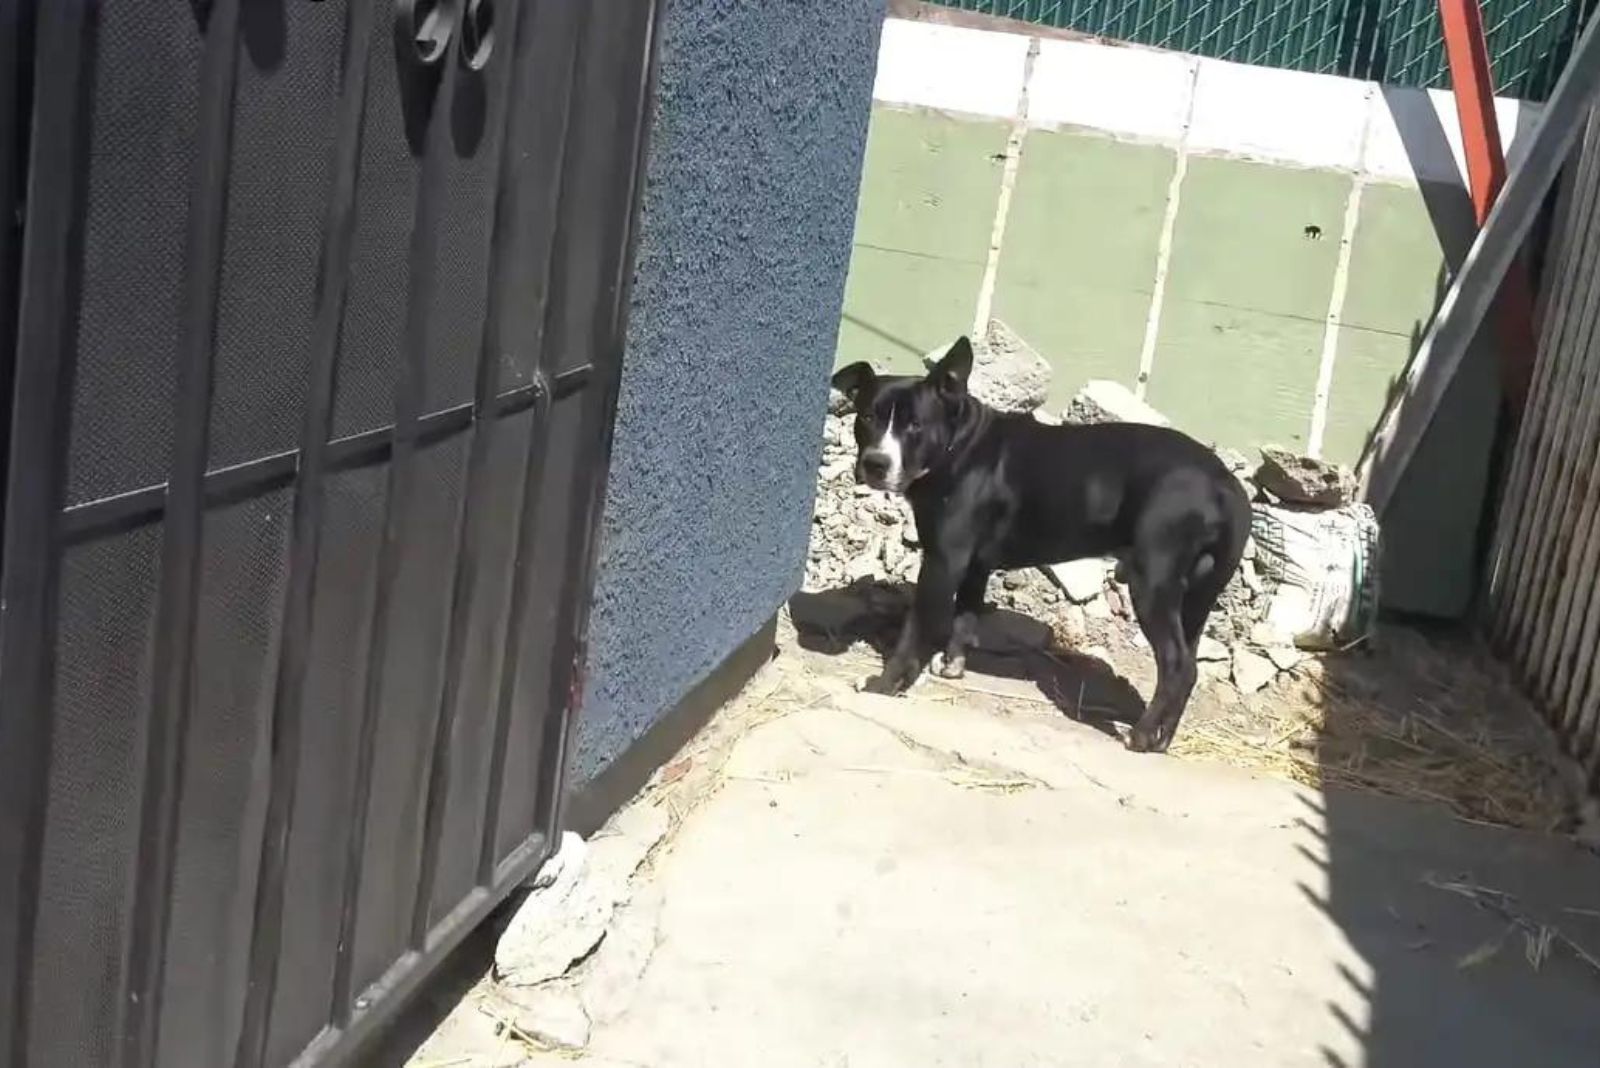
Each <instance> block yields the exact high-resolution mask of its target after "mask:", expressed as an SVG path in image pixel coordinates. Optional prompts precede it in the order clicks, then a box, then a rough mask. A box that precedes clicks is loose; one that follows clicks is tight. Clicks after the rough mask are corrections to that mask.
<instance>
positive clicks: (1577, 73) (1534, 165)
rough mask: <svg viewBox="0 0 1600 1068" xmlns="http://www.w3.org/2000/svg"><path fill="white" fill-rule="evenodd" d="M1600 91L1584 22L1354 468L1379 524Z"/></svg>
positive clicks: (1595, 37) (1592, 35) (1599, 51)
mask: <svg viewBox="0 0 1600 1068" xmlns="http://www.w3.org/2000/svg"><path fill="white" fill-rule="evenodd" d="M1597 89H1600V20H1595V21H1592V22H1590V24H1589V25H1588V26H1587V27H1586V28H1585V29H1584V31H1583V36H1582V37H1581V38H1580V39H1579V42H1578V45H1577V48H1575V49H1574V50H1573V53H1572V59H1571V62H1570V63H1569V64H1568V66H1567V69H1566V71H1565V72H1564V73H1563V74H1562V76H1561V80H1560V81H1559V82H1558V83H1557V84H1556V89H1555V92H1554V94H1552V96H1551V98H1550V102H1549V104H1547V105H1546V108H1545V112H1544V118H1543V121H1542V122H1541V123H1540V124H1539V127H1538V129H1536V130H1535V131H1534V133H1533V136H1532V137H1531V138H1530V139H1529V141H1528V150H1527V154H1526V155H1525V156H1524V157H1523V159H1522V162H1521V164H1520V165H1519V166H1518V167H1517V168H1516V169H1515V170H1514V171H1512V173H1511V175H1510V177H1509V178H1508V179H1507V181H1506V185H1505V190H1504V191H1503V192H1502V193H1501V195H1500V197H1499V198H1498V199H1497V200H1496V201H1495V205H1494V208H1493V210H1492V211H1491V212H1490V213H1489V219H1488V221H1487V223H1486V224H1485V225H1484V227H1483V229H1482V230H1480V231H1479V233H1478V236H1477V239H1476V240H1475V241H1474V242H1473V243H1472V248H1471V250H1470V251H1469V252H1468V253H1467V258H1466V261H1465V263H1463V264H1462V267H1461V270H1460V271H1459V272H1458V273H1457V274H1456V277H1455V281H1454V282H1453V283H1452V284H1451V286H1450V289H1449V291H1448V292H1447V293H1446V294H1445V297H1444V300H1443V301H1441V302H1440V305H1439V311H1438V313H1437V314H1436V315H1435V316H1434V319H1433V322H1432V324H1431V325H1430V326H1429V327H1428V331H1427V333H1426V335H1424V337H1423V340H1422V345H1421V347H1420V348H1419V349H1418V351H1417V355H1416V357H1415V358H1414V359H1413V360H1412V362H1411V365H1410V367H1408V368H1407V369H1406V374H1405V376H1404V379H1403V381H1402V388H1401V389H1400V390H1398V391H1397V395H1396V398H1395V400H1394V401H1393V402H1392V403H1391V404H1390V406H1389V408H1388V410H1387V412H1386V413H1385V414H1384V417H1383V420H1382V422H1381V423H1380V425H1379V428H1378V432H1377V433H1376V434H1375V435H1374V436H1373V440H1372V443H1371V445H1369V446H1368V449H1367V453H1366V455H1365V456H1364V457H1363V458H1362V462H1361V465H1360V469H1359V470H1360V477H1361V487H1362V494H1363V496H1364V498H1365V499H1366V500H1367V502H1368V503H1369V504H1371V506H1372V508H1373V510H1374V511H1376V512H1377V513H1378V514H1379V515H1380V516H1382V515H1383V514H1384V512H1385V511H1386V510H1387V508H1388V505H1389V501H1390V499H1391V498H1392V497H1393V496H1394V492H1395V489H1396V488H1397V487H1398V486H1399V484H1400V479H1401V477H1402V476H1403V475H1404V473H1405V469H1406V466H1407V464H1409V463H1410V462H1411V458H1412V456H1414V455H1415V454H1416V450H1417V446H1418V445H1419V444H1421V442H1422V438H1423V436H1424V435H1425V434H1426V432H1427V429H1428V426H1429V424H1430V423H1432V422H1433V417H1434V413H1436V412H1437V411H1438V409H1439V404H1440V402H1441V401H1442V400H1443V399H1444V395H1445V393H1446V391H1447V390H1448V389H1449V386H1450V383H1451V382H1452V381H1453V380H1454V379H1455V376H1456V373H1457V371H1459V370H1460V367H1461V362H1462V360H1463V359H1464V358H1465V357H1466V354H1467V349H1468V347H1469V346H1470V345H1471V344H1472V340H1473V338H1474V337H1475V336H1476V335H1477V332H1478V328H1479V326H1480V325H1481V324H1482V323H1483V319H1484V316H1485V315H1486V314H1487V313H1488V311H1489V308H1490V307H1491V306H1492V305H1493V303H1494V299H1495V294H1496V293H1497V292H1498V291H1499V288H1500V283H1501V282H1502V281H1503V280H1504V278H1505V276H1506V272H1507V271H1508V270H1509V268H1510V266H1511V263H1512V261H1513V260H1514V259H1515V258H1516V256H1517V253H1518V252H1519V251H1520V249H1521V248H1522V243H1523V241H1524V240H1525V239H1526V238H1527V235H1528V230H1529V228H1530V227H1532V225H1533V222H1534V219H1535V218H1536V217H1537V216H1538V213H1539V209H1540V207H1541V206H1542V205H1543V203H1544V198H1545V195H1546V194H1547V193H1548V192H1549V191H1550V187H1551V185H1552V184H1553V183H1554V182H1555V179H1556V177H1557V175H1558V174H1560V172H1561V169H1562V167H1563V166H1564V165H1565V163H1566V160H1567V156H1568V153H1569V151H1570V150H1571V148H1572V145H1573V143H1574V142H1575V141H1576V140H1577V138H1578V135H1579V133H1580V132H1581V131H1582V128H1583V124H1584V120H1585V119H1586V118H1587V116H1588V112H1589V105H1590V104H1591V103H1592V102H1593V100H1594V97H1595V93H1596V90H1597Z"/></svg>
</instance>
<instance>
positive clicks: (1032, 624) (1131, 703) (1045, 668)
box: [789, 579, 1145, 737]
mask: <svg viewBox="0 0 1600 1068" xmlns="http://www.w3.org/2000/svg"><path fill="white" fill-rule="evenodd" d="M911 593H912V588H911V587H910V586H909V585H905V584H899V585H886V584H884V583H881V582H875V581H873V580H871V579H861V580H858V581H856V582H853V583H851V584H850V585H848V586H841V587H838V588H836V589H832V590H823V591H820V592H815V593H797V594H795V595H794V597H793V598H791V599H790V601H789V616H790V619H791V620H792V621H793V623H794V627H795V632H796V635H797V637H798V640H799V642H800V645H801V647H802V648H804V649H807V650H810V651H811V652H815V653H823V654H826V655H829V656H839V655H842V654H844V653H846V652H848V651H850V650H851V649H852V648H853V647H856V646H857V645H859V644H861V643H865V644H866V645H868V646H870V647H871V648H872V650H873V652H874V653H875V654H876V656H877V657H879V658H882V657H885V656H887V655H888V653H889V650H890V648H891V647H892V646H893V645H894V641H895V637H896V634H897V633H898V630H899V627H900V624H901V621H902V620H903V619H904V617H905V612H906V609H907V607H908V606H909V605H910V603H911ZM1051 646H1052V643H1051V641H1050V630H1049V628H1048V627H1047V626H1046V625H1045V624H1043V623H1041V622H1039V621H1038V620H1036V619H1034V618H1032V617H1031V616H1026V615H1023V614H1021V613H1020V612H1013V611H1010V610H1009V609H1004V608H996V607H993V606H989V607H987V608H986V609H985V610H984V612H983V614H982V615H980V616H979V619H978V641H977V645H976V646H975V647H974V648H973V649H972V650H971V652H969V653H968V654H967V678H966V680H964V681H966V682H967V683H968V684H969V685H971V686H973V687H974V688H977V689H980V690H981V680H982V677H983V676H989V677H991V678H1004V679H1015V680H1020V681H1025V682H1030V683H1032V684H1033V685H1035V686H1037V687H1038V689H1039V692H1040V694H1041V695H1042V696H1044V697H1045V698H1048V699H1049V701H1050V702H1051V703H1053V704H1054V705H1055V706H1056V708H1058V709H1060V710H1061V712H1062V714H1063V715H1065V716H1067V717H1068V718H1069V719H1072V720H1074V721H1076V722H1079V723H1083V724H1085V725H1086V726H1090V727H1093V728H1095V729H1096V730H1099V731H1101V732H1102V733H1104V734H1108V735H1110V736H1112V737H1119V735H1118V732H1117V724H1119V723H1121V724H1132V723H1134V722H1136V721H1137V720H1138V718H1139V716H1140V715H1141V714H1142V713H1143V712H1144V708H1145V705H1144V700H1143V698H1141V697H1140V696H1139V691H1138V690H1137V689H1135V688H1134V686H1133V684H1132V683H1131V682H1129V681H1128V680H1127V679H1125V678H1123V677H1122V676H1121V675H1119V674H1117V672H1116V670H1115V669H1113V668H1112V667H1111V665H1109V664H1107V663H1105V662H1104V661H1103V660H1098V659H1096V658H1095V657H1092V656H1086V655H1084V654H1082V653H1079V652H1076V651H1072V650H1063V649H1059V648H1052V647H1051ZM877 667H878V665H876V664H875V665H874V666H873V668H872V670H873V671H874V672H875V671H876V670H877ZM929 670H930V671H931V670H932V669H931V667H930V669H929ZM955 685H957V686H959V685H961V682H956V683H955Z"/></svg>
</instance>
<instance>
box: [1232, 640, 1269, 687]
mask: <svg viewBox="0 0 1600 1068" xmlns="http://www.w3.org/2000/svg"><path fill="white" fill-rule="evenodd" d="M1277 674H1278V669H1277V668H1276V667H1275V666H1273V663H1272V661H1271V660H1268V659H1267V658H1266V657H1264V656H1262V655H1261V654H1260V653H1256V652H1252V651H1251V650H1249V649H1235V650H1234V651H1233V684H1234V685H1235V686H1237V687H1238V688H1239V692H1240V693H1246V694H1250V693H1256V692H1257V691H1259V690H1262V689H1264V688H1265V687H1266V685H1267V683H1269V682H1271V681H1272V680H1273V679H1274V678H1275V677H1276V676H1277Z"/></svg>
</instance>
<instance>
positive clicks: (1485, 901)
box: [1422, 875, 1600, 975]
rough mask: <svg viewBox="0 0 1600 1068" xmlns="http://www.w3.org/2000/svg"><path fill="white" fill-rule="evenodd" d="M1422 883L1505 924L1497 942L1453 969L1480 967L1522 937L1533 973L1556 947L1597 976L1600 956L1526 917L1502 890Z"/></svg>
mask: <svg viewBox="0 0 1600 1068" xmlns="http://www.w3.org/2000/svg"><path fill="white" fill-rule="evenodd" d="M1422 881H1423V883H1424V884H1425V885H1427V886H1431V887H1432V888H1433V889H1435V890H1442V891H1444V892H1445V893H1447V894H1454V895H1456V896H1457V897H1462V898H1466V899H1467V900H1468V901H1470V902H1472V903H1473V904H1474V905H1476V906H1477V907H1478V908H1480V909H1482V910H1483V911H1485V912H1488V913H1491V914H1493V915H1495V916H1497V917H1499V918H1500V919H1501V920H1503V921H1504V922H1505V924H1506V927H1505V930H1504V931H1502V932H1501V934H1500V936H1499V937H1498V938H1494V939H1491V940H1489V941H1488V942H1485V943H1484V944H1483V945H1482V946H1479V947H1478V948H1477V949H1475V950H1473V951H1472V952H1471V953H1468V954H1467V955H1466V956H1465V957H1462V958H1461V959H1460V960H1459V961H1458V962H1457V967H1460V968H1470V967H1473V966H1475V965H1477V964H1481V963H1483V962H1484V961H1486V960H1488V959H1489V958H1491V957H1493V956H1494V955H1495V954H1497V953H1498V952H1499V951H1500V949H1501V947H1502V946H1504V945H1505V942H1506V940H1507V939H1509V938H1510V937H1511V935H1512V934H1520V935H1522V945H1523V956H1524V957H1525V958H1526V959H1527V962H1528V966H1529V967H1531V968H1532V969H1533V970H1534V971H1538V970H1539V969H1540V968H1542V967H1544V963H1545V961H1547V960H1549V959H1550V953H1551V950H1552V949H1554V948H1555V947H1557V946H1560V947H1562V948H1564V949H1566V950H1567V951H1568V952H1569V953H1571V954H1572V955H1573V956H1574V957H1576V958H1577V959H1578V960H1579V961H1581V962H1582V963H1583V964H1584V965H1586V966H1587V967H1588V968H1589V969H1590V970H1591V971H1593V972H1594V973H1595V974H1596V975H1600V956H1597V955H1596V954H1595V952H1594V951H1592V950H1590V949H1589V948H1588V947H1586V946H1584V945H1583V944H1582V943H1580V942H1578V941H1577V940H1576V939H1574V938H1573V937H1572V936H1571V935H1569V934H1567V933H1566V932H1564V931H1562V930H1561V928H1559V927H1557V926H1556V925H1555V924H1552V923H1547V922H1545V921H1543V920H1540V919H1537V918H1536V917H1534V916H1531V915H1529V914H1528V913H1527V912H1526V911H1524V910H1523V908H1522V907H1521V905H1520V904H1519V903H1518V901H1517V899H1516V898H1515V897H1514V896H1512V895H1511V894H1508V893H1506V892H1505V891H1504V890H1497V889H1495V888H1494V887H1492V886H1482V885H1480V884H1478V883H1474V882H1470V881H1468V880H1466V879H1439V878H1437V877H1435V876H1432V875H1429V876H1426V877H1425V878H1424V879H1423V880H1422ZM1563 911H1568V912H1579V913H1581V912H1582V911H1584V910H1581V909H1566V910H1563Z"/></svg>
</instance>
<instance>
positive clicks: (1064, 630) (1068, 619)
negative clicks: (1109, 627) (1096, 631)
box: [1060, 604, 1089, 649]
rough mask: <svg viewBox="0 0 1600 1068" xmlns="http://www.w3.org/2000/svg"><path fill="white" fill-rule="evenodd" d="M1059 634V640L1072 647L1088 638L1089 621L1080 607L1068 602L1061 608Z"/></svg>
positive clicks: (1074, 647)
mask: <svg viewBox="0 0 1600 1068" xmlns="http://www.w3.org/2000/svg"><path fill="white" fill-rule="evenodd" d="M1060 635H1061V640H1062V641H1063V642H1064V643H1066V645H1067V646H1068V647H1069V648H1073V649H1076V648H1077V647H1078V646H1080V645H1082V644H1083V643H1084V642H1085V641H1087V640H1088V638H1089V621H1088V620H1087V619H1086V618H1085V616H1084V611H1083V609H1082V608H1080V607H1079V606H1077V605H1075V604H1069V605H1067V606H1066V607H1065V608H1064V609H1062V611H1061V624H1060Z"/></svg>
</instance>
